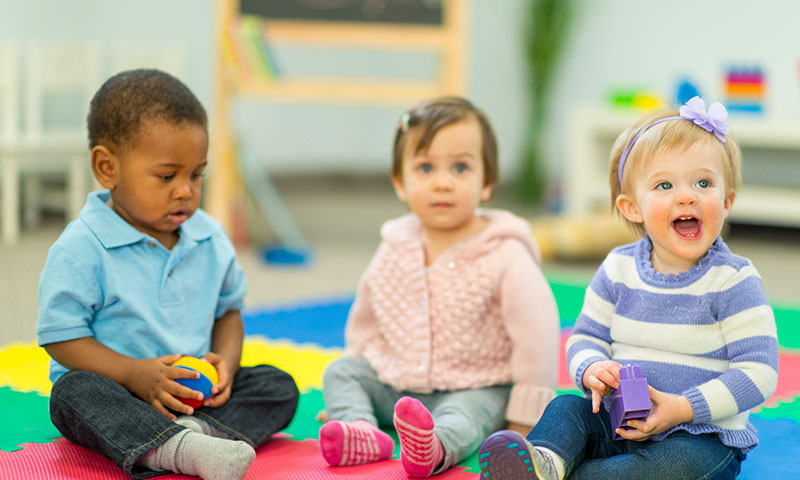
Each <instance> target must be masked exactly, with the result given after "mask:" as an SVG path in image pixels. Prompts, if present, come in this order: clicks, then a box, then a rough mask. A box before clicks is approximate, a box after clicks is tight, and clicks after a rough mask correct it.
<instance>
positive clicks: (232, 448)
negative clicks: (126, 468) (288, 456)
mask: <svg viewBox="0 0 800 480" xmlns="http://www.w3.org/2000/svg"><path fill="white" fill-rule="evenodd" d="M255 458H256V452H255V450H253V448H252V447H250V445H248V444H247V443H245V442H241V441H238V440H237V441H232V440H225V439H221V438H214V437H210V436H208V435H203V434H200V433H197V432H193V431H191V430H183V431H181V432H180V433H178V434H176V435H174V436H173V437H172V438H170V439H169V440H167V441H166V442H164V443H162V444H161V445H159V446H158V447H156V448H154V449H152V450H150V451H148V452H147V453H145V454H144V455H142V456H140V457H139V459H138V460H137V462H136V463H138V464H139V465H142V466H145V467H147V468H149V469H151V470H168V471H171V472H175V473H182V474H184V475H194V476H198V477H201V478H203V479H205V480H229V479H233V480H242V479H243V478H244V476H245V475H246V474H247V470H248V469H249V468H250V464H251V463H253V460H254V459H255Z"/></svg>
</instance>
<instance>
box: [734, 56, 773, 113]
mask: <svg viewBox="0 0 800 480" xmlns="http://www.w3.org/2000/svg"><path fill="white" fill-rule="evenodd" d="M764 90H765V85H764V75H763V74H762V73H761V69H760V68H758V67H755V68H751V69H746V68H730V69H728V72H727V73H726V75H725V93H726V96H727V102H725V107H726V108H727V109H728V111H729V112H742V113H762V112H763V111H764Z"/></svg>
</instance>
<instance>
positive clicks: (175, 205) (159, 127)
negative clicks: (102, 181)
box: [109, 120, 208, 248]
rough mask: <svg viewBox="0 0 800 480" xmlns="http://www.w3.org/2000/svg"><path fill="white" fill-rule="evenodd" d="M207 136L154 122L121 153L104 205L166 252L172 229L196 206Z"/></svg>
mask: <svg viewBox="0 0 800 480" xmlns="http://www.w3.org/2000/svg"><path fill="white" fill-rule="evenodd" d="M207 152H208V135H207V133H206V131H205V129H204V128H203V127H202V126H199V125H194V124H190V123H184V124H179V125H174V124H170V123H169V122H165V121H160V120H155V121H150V122H146V123H145V124H144V125H143V126H142V127H141V130H140V132H138V142H137V143H136V145H135V146H133V147H132V148H129V149H126V150H124V151H122V152H120V154H119V156H117V157H116V159H112V161H116V165H115V167H116V168H115V169H114V178H113V185H112V186H110V188H111V199H110V200H109V206H110V207H111V208H112V209H114V211H115V212H117V213H118V214H119V215H120V216H121V217H122V218H124V219H125V220H126V221H127V222H128V223H130V224H131V225H133V227H134V228H136V229H137V230H139V231H141V232H143V233H146V234H148V235H151V236H152V237H154V238H155V239H157V240H158V241H159V242H161V243H162V244H163V245H165V246H167V247H168V248H171V247H172V246H173V245H174V244H175V242H176V241H177V237H176V235H175V231H176V230H177V229H178V227H179V226H180V225H181V224H182V223H183V222H185V221H186V220H187V219H188V218H189V217H191V216H192V215H193V214H194V212H195V211H196V210H197V207H198V206H199V205H200V196H201V190H202V176H203V171H204V170H205V168H206V165H207V164H208V161H207V160H206V154H207Z"/></svg>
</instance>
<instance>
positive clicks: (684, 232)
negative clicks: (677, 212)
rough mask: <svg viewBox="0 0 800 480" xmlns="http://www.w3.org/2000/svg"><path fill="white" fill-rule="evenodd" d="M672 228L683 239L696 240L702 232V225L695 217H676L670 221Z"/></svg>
mask: <svg viewBox="0 0 800 480" xmlns="http://www.w3.org/2000/svg"><path fill="white" fill-rule="evenodd" d="M672 228H673V229H675V231H676V232H677V233H678V235H680V236H681V237H684V238H697V237H699V236H700V232H701V231H702V230H703V228H702V223H701V222H700V220H698V219H697V218H695V217H678V218H676V219H675V220H673V221H672Z"/></svg>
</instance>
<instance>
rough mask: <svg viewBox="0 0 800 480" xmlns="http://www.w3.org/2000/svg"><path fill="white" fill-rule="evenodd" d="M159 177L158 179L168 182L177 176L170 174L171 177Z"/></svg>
mask: <svg viewBox="0 0 800 480" xmlns="http://www.w3.org/2000/svg"><path fill="white" fill-rule="evenodd" d="M157 176H158V178H160V179H161V180H164V181H165V182H166V181H168V180H172V179H173V178H174V177H175V174H174V173H170V174H169V175H157Z"/></svg>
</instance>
